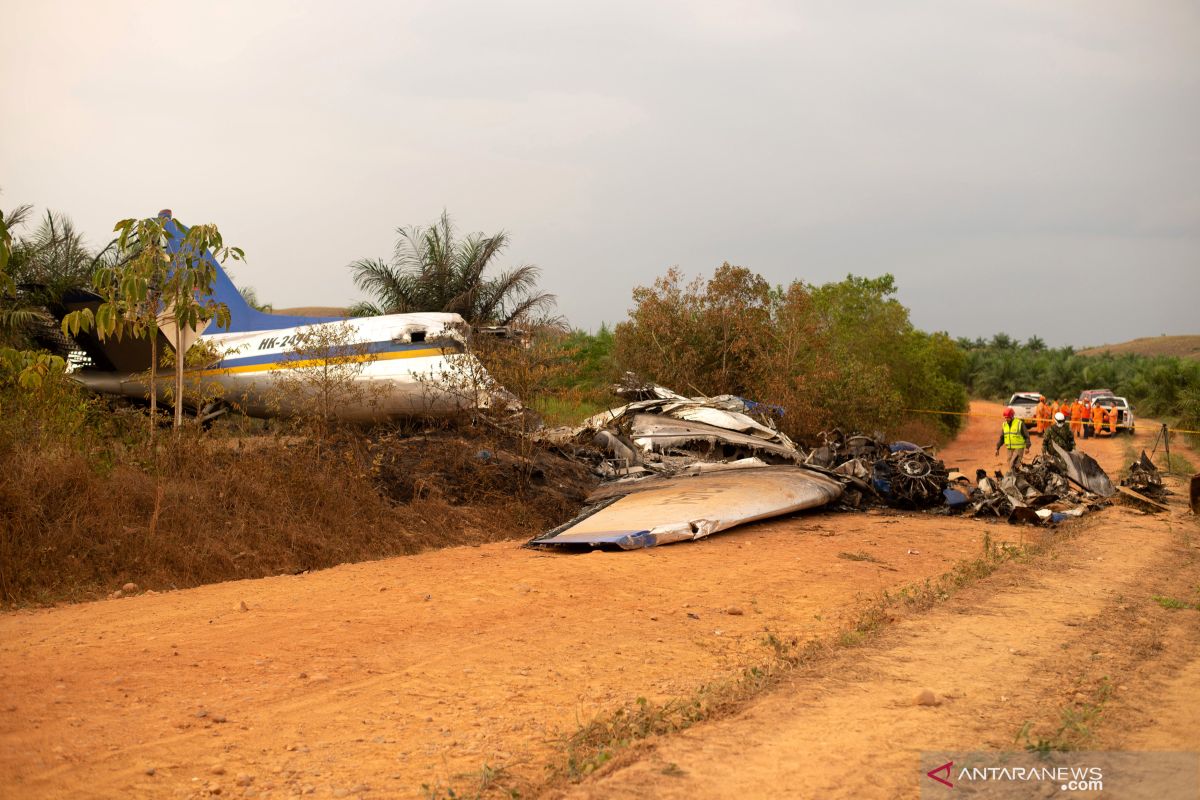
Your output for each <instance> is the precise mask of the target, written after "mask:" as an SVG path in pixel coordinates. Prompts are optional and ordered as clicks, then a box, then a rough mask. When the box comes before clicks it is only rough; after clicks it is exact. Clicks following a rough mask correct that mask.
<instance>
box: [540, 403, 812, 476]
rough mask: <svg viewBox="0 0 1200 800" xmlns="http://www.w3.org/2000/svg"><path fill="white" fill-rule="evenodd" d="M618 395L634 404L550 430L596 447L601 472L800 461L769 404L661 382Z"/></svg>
mask: <svg viewBox="0 0 1200 800" xmlns="http://www.w3.org/2000/svg"><path fill="white" fill-rule="evenodd" d="M617 392H618V394H621V395H623V396H625V397H626V398H629V397H630V395H632V396H633V399H632V401H631V402H630V403H628V404H626V405H623V406H621V407H619V408H614V409H610V410H608V411H604V412H601V413H599V414H596V415H595V416H593V417H591V418H589V419H586V420H584V422H583V424H582V425H580V426H579V427H578V428H574V429H557V430H556V431H554V432H551V433H550V435H551V436H556V437H558V438H559V439H562V438H566V439H567V440H568V441H572V442H574V443H576V444H585V445H586V444H591V445H592V446H594V447H595V448H596V449H597V450H599V451H600V453H601V454H602V455H601V457H600V458H599V459H597V460H596V471H597V472H598V473H599V474H600V476H601V477H604V478H617V477H622V478H628V477H634V476H638V475H646V474H649V473H659V474H662V473H674V472H677V471H679V470H681V469H684V468H687V467H689V466H691V465H692V464H696V463H730V462H737V461H743V460H746V459H753V460H756V461H757V462H758V463H757V464H753V466H762V465H766V464H795V463H797V462H799V461H800V457H801V451H800V449H799V448H798V447H796V444H795V442H793V441H792V440H791V439H789V438H788V437H787V436H786V435H785V434H783V433H782V432H781V431H780V430H779V429H778V428H776V427H775V425H774V423H773V421H772V420H771V417H770V415H769V412H768V413H764V411H766V407H764V406H760V405H758V404H756V403H752V402H751V401H748V400H743V399H742V398H740V397H734V396H733V395H722V396H719V397H684V396H683V395H679V394H676V393H675V392H672V391H671V390H670V389H666V388H664V387H662V386H647V387H638V388H637V389H628V388H624V387H622V388H619V389H618V390H617ZM564 434H565V437H564ZM747 466H751V465H750V464H748V465H747Z"/></svg>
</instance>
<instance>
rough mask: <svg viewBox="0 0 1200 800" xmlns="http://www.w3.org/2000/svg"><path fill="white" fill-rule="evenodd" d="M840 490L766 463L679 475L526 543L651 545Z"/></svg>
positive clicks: (813, 475) (810, 502) (828, 481)
mask: <svg viewBox="0 0 1200 800" xmlns="http://www.w3.org/2000/svg"><path fill="white" fill-rule="evenodd" d="M636 486H637V484H636V483H635V484H634V487H636ZM841 494H842V485H841V484H840V483H839V482H837V481H836V480H833V479H832V478H828V477H826V476H824V475H821V474H819V473H817V472H814V471H812V470H808V469H805V468H804V467H794V466H763V467H750V468H745V469H729V470H722V471H715V472H702V473H699V474H696V475H679V476H674V477H671V478H666V479H662V480H660V481H655V482H654V484H653V486H651V487H649V488H633V489H632V490H631V492H630V493H628V494H622V495H618V496H616V497H609V498H608V499H607V500H604V501H602V502H601V503H598V504H596V505H594V506H592V507H591V508H590V509H588V510H587V511H585V512H584V514H582V515H580V517H577V518H576V519H574V520H572V521H571V522H569V523H567V524H566V525H564V526H561V527H559V528H556V529H555V530H553V531H550V532H548V533H546V534H544V535H542V536H539V537H538V538H536V539H534V540H532V541H531V542H530V543H529V544H531V545H538V546H541V545H568V546H570V545H574V546H591V547H602V546H612V547H619V548H621V549H622V550H635V549H638V548H641V547H654V546H655V545H660V544H670V543H672V542H682V541H691V540H694V539H701V538H703V537H705V536H708V535H710V534H713V533H717V532H718V531H724V530H728V529H729V528H733V527H736V526H738V525H742V524H744V523H747V522H752V521H754V520H759V519H766V518H768V517H775V516H780V515H782V514H791V513H793V512H796V511H802V510H804V509H809V508H818V507H820V506H823V505H825V504H827V503H831V502H833V501H834V500H837V499H838V498H839V497H841Z"/></svg>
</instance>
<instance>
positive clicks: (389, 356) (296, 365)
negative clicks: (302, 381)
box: [192, 347, 456, 375]
mask: <svg viewBox="0 0 1200 800" xmlns="http://www.w3.org/2000/svg"><path fill="white" fill-rule="evenodd" d="M455 352H456V351H454V350H444V349H442V348H440V347H432V348H428V349H424V350H396V351H393V352H390V353H363V354H361V355H353V356H334V357H333V358H329V359H326V358H306V359H298V360H296V361H273V362H270V363H267V364H246V365H244V366H240V367H216V368H215V369H202V370H199V372H198V373H192V374H199V375H241V374H245V373H247V372H271V371H273V370H277V369H302V368H304V367H316V366H319V365H321V364H324V363H325V362H326V361H333V362H334V363H339V364H345V363H349V362H362V361H391V360H393V359H397V358H429V357H432V356H442V355H452V354H454V353H455Z"/></svg>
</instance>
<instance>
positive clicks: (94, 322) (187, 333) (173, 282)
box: [62, 215, 245, 433]
mask: <svg viewBox="0 0 1200 800" xmlns="http://www.w3.org/2000/svg"><path fill="white" fill-rule="evenodd" d="M113 230H114V231H116V232H117V234H118V236H117V245H116V246H117V252H118V253H120V254H121V258H120V260H119V261H118V262H117V263H114V264H110V265H105V266H102V267H100V268H99V269H97V270H96V272H95V274H94V275H93V277H92V285H93V288H94V289H95V291H96V293H97V294H99V295H100V297H101V303H100V306H99V307H98V308H97V309H96V311H95V312H94V313H93V312H92V310H91V309H90V308H85V309H82V310H79V311H73V312H71V313H70V314H68V315H67V316H66V317H65V318H64V319H63V323H62V328H63V333H66V334H76V333H78V332H79V331H80V330H81V329H83V330H86V329H90V328H93V327H94V328H95V330H96V334H97V336H98V337H99V338H100V339H101V340H103V339H105V338H107V337H108V336H114V335H115V336H117V337H118V338H120V337H121V336H124V335H126V334H129V335H131V336H134V337H136V338H140V337H142V336H147V337H149V339H150V426H151V427H150V430H151V432H152V433H153V430H154V417H155V414H156V411H157V395H158V381H157V369H158V363H157V362H158V348H157V343H158V333H159V331H160V329H163V328H164V327H165V329H166V332H167V333H168V334H169V335H168V339H169V340H170V341H171V344H172V347H173V348H174V349H175V351H176V355H177V357H176V358H175V390H174V405H175V428H176V429H178V428H180V427H181V426H182V425H183V402H184V387H183V373H184V368H185V363H186V358H183V357H178V356H179V354H181V353H182V354H186V352H187V349H188V347H190V345H191V343H192V341H191V340H192V339H193V337H194V336H196V335H197V334H198V332H199V331H200V330H203V328H204V327H205V325H206V324H207V323H208V322H209V321H210V320H214V319H215V321H216V323H217V325H218V326H219V327H228V325H229V308H228V307H227V306H226V305H225V304H224V303H218V302H216V301H215V300H213V299H212V298H211V297H209V296H208V295H209V294H210V292H211V289H212V284H213V282H214V281H215V280H216V277H217V262H218V261H225V260H226V259H228V258H232V259H233V260H235V261H240V260H242V259H243V258H244V257H245V254H244V253H243V252H242V250H241V249H240V248H237V247H230V246H227V245H226V244H225V242H224V238H223V237H222V236H221V232H220V231H219V230H218V229H217V226H216V225H211V224H207V225H193V226H192V227H191V228H187V229H184V228H183V226H182V225H178V224H177V223H176V222H175V221H174V220H173V219H171V217H170V216H167V215H160V216H158V217H149V218H146V219H140V220H138V219H124V220H121V221H120V222H118V223H117V224H116V226H115V227H114V228H113ZM210 252H211V253H212V254H213V255H212V256H210V255H209V253H210ZM214 258H215V260H214Z"/></svg>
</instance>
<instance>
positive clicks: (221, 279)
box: [158, 208, 339, 334]
mask: <svg viewBox="0 0 1200 800" xmlns="http://www.w3.org/2000/svg"><path fill="white" fill-rule="evenodd" d="M158 216H159V218H161V219H165V220H167V222H166V224H165V226H164V227H165V229H166V231H167V233H168V234H169V235H170V236H171V242H170V244H169V245H168V250H169V251H170V252H176V251H178V249H179V247H180V245H181V243H182V242H183V237H184V236H185V235H187V231H188V228H187V226H186V225H184V224H183V223H181V222H179V221H178V220H176V219H175V218H174V217H172V216H171V210H170V209H169V208H167V209H163V210H162V211H159V212H158ZM204 257H205V258H206V259H207V260H208V261H209V262H210V263H211V264H212V265H213V266H214V267H215V268H216V272H217V278H216V280H215V281H213V285H212V290H211V291H210V292H209V293H208V295H207V296H206V297H202V298H201V299H212V300H215V301H217V302H218V303H224V304H225V305H226V306H227V307H228V308H229V327H228V328H223V329H217V328H215V327H212V328H209V329H208V331H207V333H209V334H214V333H247V332H252V331H266V330H275V329H277V328H292V327H296V326H300V325H315V324H318V323H321V322H332V321H335V320H337V319H339V318H338V317H297V316H287V315H284V314H268V313H266V312H265V311H259V310H258V309H256V308H251V306H250V304H249V303H247V302H246V298H244V297H242V293H241V292H240V291H238V288H237V286H235V285H234V283H233V280H232V279H231V278H230V277H229V273H227V272H226V271H225V269H224V268H223V267H222V266H221V264H220V262H219V261H217V260H216V259H215V258H213V254H212V252H210V251H206V252H205V253H204Z"/></svg>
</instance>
